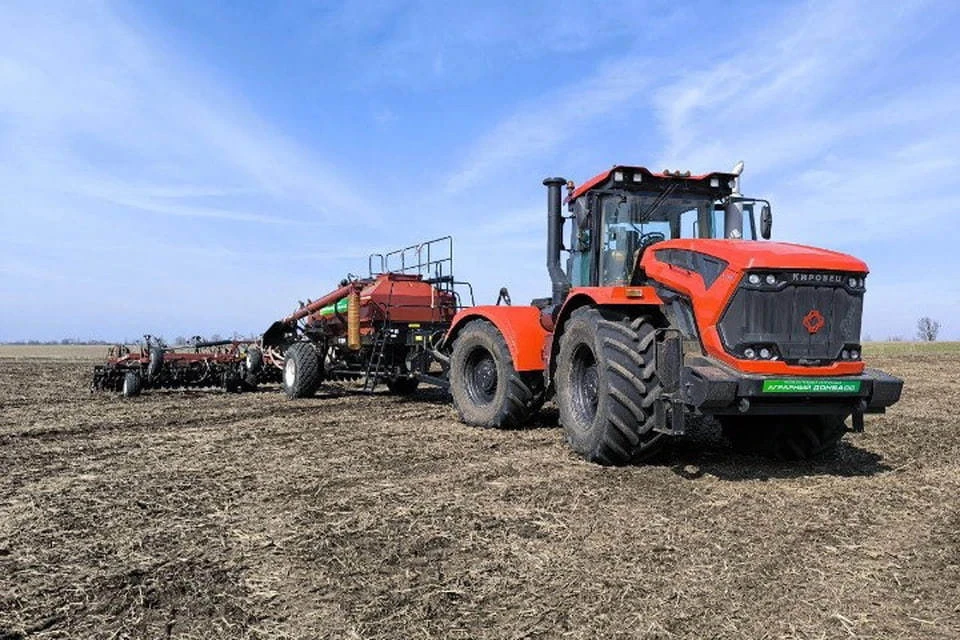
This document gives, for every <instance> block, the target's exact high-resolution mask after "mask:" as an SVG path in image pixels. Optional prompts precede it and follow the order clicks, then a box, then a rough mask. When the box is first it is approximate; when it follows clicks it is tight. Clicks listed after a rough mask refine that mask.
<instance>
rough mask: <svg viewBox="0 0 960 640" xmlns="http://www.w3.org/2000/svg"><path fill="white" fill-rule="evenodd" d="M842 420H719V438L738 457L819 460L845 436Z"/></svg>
mask: <svg viewBox="0 0 960 640" xmlns="http://www.w3.org/2000/svg"><path fill="white" fill-rule="evenodd" d="M844 419H845V418H844V417H843V416H721V417H720V425H721V426H722V427H723V435H724V436H725V437H726V438H727V440H729V441H730V444H731V445H733V448H734V449H735V450H736V451H738V452H739V453H745V454H749V455H758V456H763V457H765V458H772V459H774V460H784V461H788V460H789V461H796V460H808V459H810V458H816V457H819V456H823V455H825V454H827V453H829V452H831V451H833V450H834V449H836V447H837V444H838V443H839V442H840V440H841V439H842V438H843V435H844V434H845V433H846V432H847V427H846V425H845V424H844Z"/></svg>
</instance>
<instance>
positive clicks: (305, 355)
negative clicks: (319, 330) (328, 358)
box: [283, 342, 321, 398]
mask: <svg viewBox="0 0 960 640" xmlns="http://www.w3.org/2000/svg"><path fill="white" fill-rule="evenodd" d="M320 381H321V369H320V357H319V356H318V355H317V350H316V349H315V348H314V347H313V345H312V344H310V343H309V342H295V343H294V344H292V345H290V347H289V348H288V349H287V351H286V353H285V354H284V362H283V392H284V393H286V394H287V397H288V398H307V397H309V396H312V395H313V394H314V393H316V392H317V388H318V387H319V386H320Z"/></svg>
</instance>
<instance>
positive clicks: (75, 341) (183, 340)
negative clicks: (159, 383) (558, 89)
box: [0, 331, 260, 347]
mask: <svg viewBox="0 0 960 640" xmlns="http://www.w3.org/2000/svg"><path fill="white" fill-rule="evenodd" d="M154 337H156V338H158V339H159V340H160V341H161V342H163V343H164V344H170V345H172V346H177V347H183V346H187V345H189V344H190V342H191V341H192V337H191V338H187V337H186V336H177V337H176V338H174V339H173V342H172V343H170V342H167V341H166V339H164V337H163V336H154ZM201 337H202V338H203V339H204V340H209V341H210V342H217V341H219V340H224V339H226V340H256V339H257V338H259V337H260V336H258V335H254V334H250V335H247V336H245V335H242V334H241V333H239V332H237V331H234V332H233V335H232V336H229V337H227V338H224V337H223V336H221V335H220V334H219V333H213V334H211V335H209V336H201ZM139 341H140V338H124V339H123V340H95V339H93V338H88V339H86V340H83V339H80V338H60V339H58V340H0V344H9V345H28V346H51V345H65V346H66V345H76V346H84V345H94V346H95V345H114V344H136V343H137V342H139Z"/></svg>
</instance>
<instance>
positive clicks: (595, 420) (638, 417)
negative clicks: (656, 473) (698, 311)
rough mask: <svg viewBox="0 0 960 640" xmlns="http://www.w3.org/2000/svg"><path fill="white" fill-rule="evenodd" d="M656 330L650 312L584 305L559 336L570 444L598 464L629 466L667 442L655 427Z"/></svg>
mask: <svg viewBox="0 0 960 640" xmlns="http://www.w3.org/2000/svg"><path fill="white" fill-rule="evenodd" d="M655 353H656V329H655V327H654V326H653V325H652V324H651V323H650V321H649V320H648V319H647V318H646V317H643V316H640V317H629V316H627V315H625V314H622V313H618V312H614V311H607V310H603V311H601V310H599V309H592V308H585V309H580V310H577V311H574V313H573V316H571V318H570V321H569V322H568V323H567V324H566V326H565V327H564V330H563V334H562V335H561V337H560V353H559V355H558V357H557V371H556V377H555V384H556V387H557V395H556V401H557V405H558V407H559V409H560V424H562V425H563V429H564V432H565V433H566V437H567V442H568V443H569V444H570V446H571V448H572V449H573V450H574V451H576V452H577V453H579V454H580V455H581V456H583V457H584V458H586V459H587V460H589V461H591V462H597V463H600V464H604V465H619V464H626V463H628V462H631V461H638V460H643V459H647V458H649V457H651V456H653V455H654V454H655V453H656V452H657V451H659V450H660V449H661V448H662V445H663V444H664V436H663V434H662V433H660V432H657V431H654V427H655V426H656V418H655V411H654V403H655V402H656V400H657V399H658V398H659V397H660V392H661V386H660V381H659V379H658V378H657V373H656V362H655Z"/></svg>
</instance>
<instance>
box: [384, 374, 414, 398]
mask: <svg viewBox="0 0 960 640" xmlns="http://www.w3.org/2000/svg"><path fill="white" fill-rule="evenodd" d="M419 386H420V381H419V380H417V379H416V378H411V377H408V376H398V377H396V378H390V379H389V380H387V389H389V390H390V393H395V394H397V395H398V396H409V395H412V394H413V393H414V392H416V390H417V387H419Z"/></svg>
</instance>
